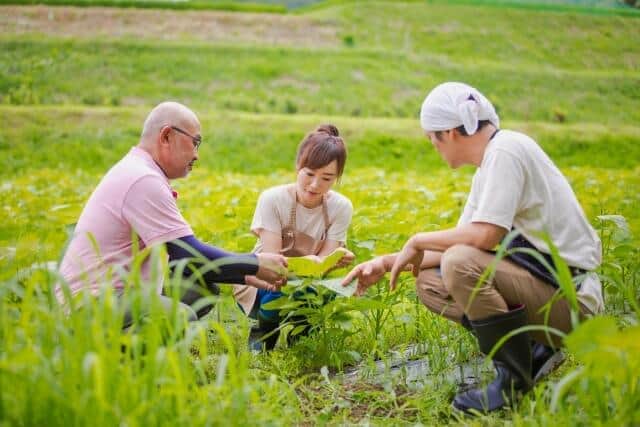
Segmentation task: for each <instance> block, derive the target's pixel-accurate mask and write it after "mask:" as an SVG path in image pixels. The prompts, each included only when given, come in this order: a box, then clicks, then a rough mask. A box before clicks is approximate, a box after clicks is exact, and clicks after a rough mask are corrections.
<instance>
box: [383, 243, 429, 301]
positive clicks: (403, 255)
mask: <svg viewBox="0 0 640 427" xmlns="http://www.w3.org/2000/svg"><path fill="white" fill-rule="evenodd" d="M414 238H415V236H414V237H412V238H410V239H409V240H408V241H407V243H405V245H404V247H403V248H402V251H400V252H399V253H398V255H396V259H395V261H394V263H393V267H391V278H390V280H389V286H390V287H391V290H394V289H395V288H396V284H397V283H398V276H399V275H400V273H401V272H403V271H405V270H406V269H407V266H409V265H411V270H412V272H413V275H414V276H415V277H418V274H420V265H421V264H422V258H423V257H424V251H423V250H420V249H417V248H416V245H415V239H414Z"/></svg>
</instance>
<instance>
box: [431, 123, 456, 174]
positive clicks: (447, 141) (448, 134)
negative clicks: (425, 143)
mask: <svg viewBox="0 0 640 427" xmlns="http://www.w3.org/2000/svg"><path fill="white" fill-rule="evenodd" d="M454 132H455V131H454V130H446V131H441V132H439V135H436V132H431V131H429V132H425V134H426V136H427V138H428V139H429V140H430V141H431V144H432V145H433V146H434V148H435V149H436V150H437V151H438V153H439V154H440V157H442V159H443V160H444V161H445V162H447V164H448V165H449V166H450V167H451V168H453V169H455V168H457V167H459V166H460V163H459V161H458V158H457V157H458V156H457V154H458V153H457V151H458V150H457V141H456V140H455V139H454V138H453V136H454V135H453V133H454Z"/></svg>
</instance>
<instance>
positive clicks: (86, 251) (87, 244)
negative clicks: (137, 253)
mask: <svg viewBox="0 0 640 427" xmlns="http://www.w3.org/2000/svg"><path fill="white" fill-rule="evenodd" d="M134 232H135V233H136V235H137V238H138V242H137V246H138V248H139V249H140V250H142V249H144V248H145V247H151V246H153V245H157V244H161V243H166V242H168V241H171V240H174V239H177V238H180V237H184V236H189V235H192V234H193V231H192V230H191V227H190V226H189V224H187V222H186V221H185V219H184V218H183V217H182V214H180V211H179V210H178V206H177V205H176V200H175V198H174V195H173V191H172V189H171V187H170V185H169V180H168V179H167V177H166V176H165V174H164V172H163V171H162V169H160V167H159V166H158V165H157V164H156V163H155V161H154V160H153V159H152V158H151V155H150V154H149V153H147V152H146V151H144V150H142V149H140V148H138V147H133V148H132V149H131V151H129V153H128V154H127V155H126V156H124V157H123V158H122V160H120V161H119V162H118V163H116V164H115V165H114V166H113V167H112V168H111V169H110V170H109V172H107V174H106V175H105V176H104V177H103V178H102V181H100V184H98V186H97V187H96V189H95V191H94V192H93V194H92V195H91V197H90V198H89V200H88V201H87V204H86V205H85V207H84V209H83V210H82V214H80V218H79V220H78V224H77V225H76V228H75V231H74V234H73V238H72V240H71V243H70V244H69V247H68V248H67V252H66V253H65V256H64V258H63V260H62V263H61V265H60V273H61V274H62V276H63V277H64V279H65V280H66V282H67V283H68V284H69V287H70V289H71V293H72V295H75V294H77V293H78V292H79V291H81V290H83V289H89V290H90V291H91V292H92V293H93V294H98V293H99V291H100V289H101V288H102V287H103V286H113V287H114V288H115V289H117V290H118V289H122V287H123V283H122V279H121V277H122V274H123V272H124V274H126V272H128V271H129V270H130V269H131V263H132V249H133V245H132V236H133V233H134ZM150 267H151V265H150V262H149V258H147V259H146V260H145V261H144V262H143V263H142V266H141V270H140V273H141V277H142V279H143V280H145V281H147V282H148V280H149V279H150V278H151V271H150V270H151V268H150ZM157 276H158V277H159V280H158V283H156V284H155V286H156V287H157V291H158V293H160V291H161V290H162V274H158V275H157ZM56 296H57V298H58V300H59V301H60V302H64V297H63V293H62V289H61V287H60V286H59V285H58V286H57V287H56Z"/></svg>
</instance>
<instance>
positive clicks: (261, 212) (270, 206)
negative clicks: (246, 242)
mask: <svg viewBox="0 0 640 427" xmlns="http://www.w3.org/2000/svg"><path fill="white" fill-rule="evenodd" d="M277 207H278V201H277V194H276V192H275V191H273V190H271V189H269V190H266V191H264V192H262V194H260V197H259V198H258V203H257V205H256V210H255V212H254V213H253V221H251V231H252V232H253V233H255V234H256V235H257V234H258V233H259V232H260V231H261V230H267V231H271V232H273V233H278V234H280V233H281V232H282V224H281V223H280V218H279V215H278V208H277Z"/></svg>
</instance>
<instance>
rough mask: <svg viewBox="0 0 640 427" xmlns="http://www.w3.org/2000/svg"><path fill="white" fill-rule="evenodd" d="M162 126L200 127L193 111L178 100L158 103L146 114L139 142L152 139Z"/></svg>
mask: <svg viewBox="0 0 640 427" xmlns="http://www.w3.org/2000/svg"><path fill="white" fill-rule="evenodd" d="M163 126H177V127H186V128H192V127H194V126H197V127H198V128H199V127H200V122H199V121H198V117H196V115H195V113H194V112H193V111H191V110H190V109H189V108H187V107H186V106H184V105H182V104H180V103H178V102H171V101H169V102H163V103H161V104H158V105H157V106H156V107H155V108H154V109H153V110H151V112H150V113H149V115H148V116H147V119H146V120H145V121H144V126H143V128H142V135H141V142H142V143H144V142H145V141H148V140H153V139H154V138H155V137H156V136H157V135H158V134H159V133H160V131H161V130H162V127H163Z"/></svg>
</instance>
